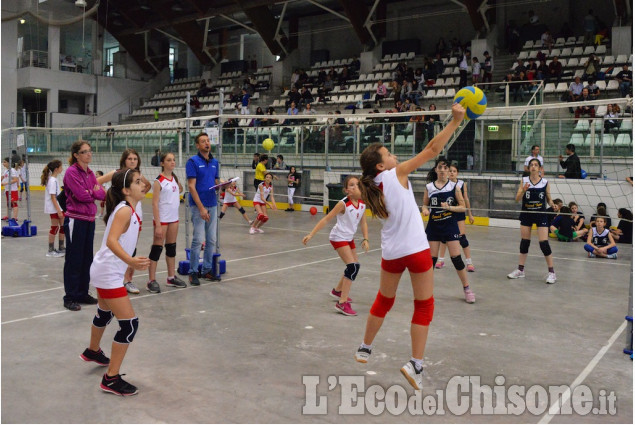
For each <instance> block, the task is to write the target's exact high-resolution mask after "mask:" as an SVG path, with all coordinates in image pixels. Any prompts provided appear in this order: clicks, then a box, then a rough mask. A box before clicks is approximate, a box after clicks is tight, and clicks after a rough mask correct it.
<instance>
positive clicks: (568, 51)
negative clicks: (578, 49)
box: [560, 47, 573, 58]
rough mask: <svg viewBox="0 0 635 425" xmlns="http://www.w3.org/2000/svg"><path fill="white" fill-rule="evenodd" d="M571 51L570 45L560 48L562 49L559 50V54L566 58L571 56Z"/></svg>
mask: <svg viewBox="0 0 635 425" xmlns="http://www.w3.org/2000/svg"><path fill="white" fill-rule="evenodd" d="M572 53H573V51H572V50H571V48H570V47H565V48H564V49H562V51H561V52H560V56H562V57H564V58H568V57H569V56H571V54H572Z"/></svg>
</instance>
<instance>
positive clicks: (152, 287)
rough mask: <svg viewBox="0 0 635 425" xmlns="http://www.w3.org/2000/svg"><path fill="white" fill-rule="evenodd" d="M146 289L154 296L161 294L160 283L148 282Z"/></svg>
mask: <svg viewBox="0 0 635 425" xmlns="http://www.w3.org/2000/svg"><path fill="white" fill-rule="evenodd" d="M146 289H147V290H148V292H151V293H153V294H159V293H160V292H161V287H160V286H159V282H157V281H156V280H151V281H150V282H148V283H147V284H146Z"/></svg>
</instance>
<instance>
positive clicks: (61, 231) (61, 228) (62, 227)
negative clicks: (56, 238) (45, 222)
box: [60, 226, 64, 235]
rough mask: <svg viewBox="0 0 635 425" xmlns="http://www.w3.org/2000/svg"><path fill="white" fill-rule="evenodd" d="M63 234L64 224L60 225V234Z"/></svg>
mask: <svg viewBox="0 0 635 425" xmlns="http://www.w3.org/2000/svg"><path fill="white" fill-rule="evenodd" d="M63 234H64V226H60V235H63Z"/></svg>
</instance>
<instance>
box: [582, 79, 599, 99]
mask: <svg viewBox="0 0 635 425" xmlns="http://www.w3.org/2000/svg"><path fill="white" fill-rule="evenodd" d="M585 89H588V90H589V94H590V95H591V96H593V98H594V99H597V98H598V97H599V96H600V88H599V87H598V85H597V84H596V83H595V80H594V79H589V84H587V86H586V87H585Z"/></svg>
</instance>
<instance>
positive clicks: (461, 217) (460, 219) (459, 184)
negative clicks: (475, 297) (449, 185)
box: [436, 163, 476, 272]
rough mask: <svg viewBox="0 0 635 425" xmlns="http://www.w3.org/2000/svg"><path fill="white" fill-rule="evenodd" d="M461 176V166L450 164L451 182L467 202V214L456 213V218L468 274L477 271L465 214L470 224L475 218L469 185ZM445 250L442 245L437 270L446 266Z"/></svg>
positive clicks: (444, 246)
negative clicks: (459, 176)
mask: <svg viewBox="0 0 635 425" xmlns="http://www.w3.org/2000/svg"><path fill="white" fill-rule="evenodd" d="M458 175H459V166H458V165H456V163H452V164H450V181H452V182H454V183H456V188H457V189H458V191H459V192H461V195H463V200H464V201H465V212H456V213H454V216H455V217H456V222H457V224H458V225H459V244H461V247H462V248H463V253H465V264H466V269H467V271H468V272H473V271H476V269H475V268H474V265H473V264H472V254H471V252H470V243H469V242H468V240H467V237H466V236H465V214H466V213H467V214H468V218H469V220H470V224H474V216H473V215H472V210H471V208H470V198H469V197H468V196H467V185H466V184H465V182H464V181H463V180H461V179H459V178H458ZM445 249H446V244H445V243H442V244H441V246H440V247H439V259H438V260H437V264H436V268H437V269H441V268H443V265H444V264H445Z"/></svg>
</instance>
